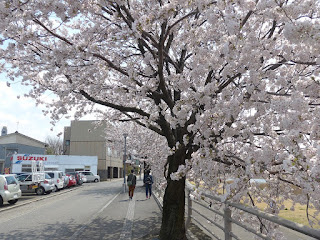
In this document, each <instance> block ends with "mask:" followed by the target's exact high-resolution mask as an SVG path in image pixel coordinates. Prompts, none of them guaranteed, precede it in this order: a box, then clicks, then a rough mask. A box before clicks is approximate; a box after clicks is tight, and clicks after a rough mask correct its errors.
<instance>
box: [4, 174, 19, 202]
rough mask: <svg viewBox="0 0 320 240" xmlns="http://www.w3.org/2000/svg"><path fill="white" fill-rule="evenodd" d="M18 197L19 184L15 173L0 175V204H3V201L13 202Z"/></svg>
mask: <svg viewBox="0 0 320 240" xmlns="http://www.w3.org/2000/svg"><path fill="white" fill-rule="evenodd" d="M20 197H21V190H20V185H19V182H18V181H17V179H16V177H15V175H14V174H5V175H0V206H2V205H3V202H8V203H10V204H15V203H16V202H17V201H18V199H19V198H20Z"/></svg>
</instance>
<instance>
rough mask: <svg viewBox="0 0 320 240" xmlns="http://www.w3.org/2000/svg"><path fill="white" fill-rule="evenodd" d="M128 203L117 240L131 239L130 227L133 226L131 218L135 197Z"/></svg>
mask: <svg viewBox="0 0 320 240" xmlns="http://www.w3.org/2000/svg"><path fill="white" fill-rule="evenodd" d="M129 201H130V202H129V207H128V212H127V216H126V219H125V221H124V224H123V228H122V232H121V234H120V239H119V240H131V238H132V225H133V217H134V208H135V204H136V201H135V197H133V199H132V200H129Z"/></svg>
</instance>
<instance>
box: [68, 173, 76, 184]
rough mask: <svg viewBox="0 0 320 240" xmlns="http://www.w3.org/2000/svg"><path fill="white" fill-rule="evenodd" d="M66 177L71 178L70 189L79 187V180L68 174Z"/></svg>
mask: <svg viewBox="0 0 320 240" xmlns="http://www.w3.org/2000/svg"><path fill="white" fill-rule="evenodd" d="M66 176H67V177H68V178H69V183H68V187H74V186H76V185H77V180H76V178H75V177H74V176H73V175H70V174H67V175H66Z"/></svg>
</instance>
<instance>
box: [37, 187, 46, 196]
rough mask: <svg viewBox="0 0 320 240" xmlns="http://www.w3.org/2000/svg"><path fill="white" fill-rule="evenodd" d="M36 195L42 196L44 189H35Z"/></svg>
mask: <svg viewBox="0 0 320 240" xmlns="http://www.w3.org/2000/svg"><path fill="white" fill-rule="evenodd" d="M36 194H37V195H43V194H44V188H43V187H39V188H37V189H36Z"/></svg>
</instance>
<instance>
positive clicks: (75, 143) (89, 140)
mask: <svg viewBox="0 0 320 240" xmlns="http://www.w3.org/2000/svg"><path fill="white" fill-rule="evenodd" d="M98 122H99V121H71V126H70V127H65V129H64V154H68V155H87V156H98V174H99V175H100V177H101V180H106V179H107V178H108V176H109V177H110V173H109V174H108V167H110V166H112V167H114V168H117V169H118V168H122V167H123V164H122V155H121V156H120V154H119V150H118V154H115V151H113V152H112V153H111V154H110V153H107V148H108V145H107V141H106V139H105V131H106V123H103V124H101V125H98V126H97V125H95V124H96V123H98ZM67 141H69V142H70V145H69V146H67V144H66V142H67ZM109 147H110V148H111V146H109ZM110 155H111V156H110ZM114 175H117V174H114Z"/></svg>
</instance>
